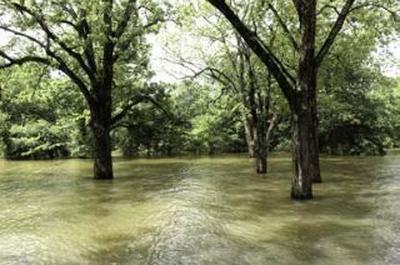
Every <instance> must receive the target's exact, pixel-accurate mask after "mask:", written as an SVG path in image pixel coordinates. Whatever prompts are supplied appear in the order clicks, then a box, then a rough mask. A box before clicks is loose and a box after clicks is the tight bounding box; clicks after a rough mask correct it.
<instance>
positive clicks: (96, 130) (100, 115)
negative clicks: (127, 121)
mask: <svg viewBox="0 0 400 265" xmlns="http://www.w3.org/2000/svg"><path fill="white" fill-rule="evenodd" d="M95 98H96V101H95V104H93V105H92V106H91V108H90V111H91V129H92V134H93V147H94V148H93V158H94V166H93V173H94V178H95V179H100V180H106V179H113V178H114V174H113V165H112V156H111V152H112V145H111V137H110V131H111V115H112V113H111V112H112V110H111V106H112V98H111V89H105V88H104V87H101V88H100V89H98V90H96V97H95Z"/></svg>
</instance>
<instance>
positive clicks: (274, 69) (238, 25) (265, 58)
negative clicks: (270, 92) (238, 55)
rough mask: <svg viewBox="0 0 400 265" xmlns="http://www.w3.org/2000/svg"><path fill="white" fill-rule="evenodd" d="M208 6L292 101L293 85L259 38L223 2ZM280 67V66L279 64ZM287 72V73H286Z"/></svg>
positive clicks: (216, 1)
mask: <svg viewBox="0 0 400 265" xmlns="http://www.w3.org/2000/svg"><path fill="white" fill-rule="evenodd" d="M207 1H208V2H209V3H210V4H212V5H213V6H214V7H216V8H217V9H218V10H219V11H220V12H221V13H222V14H223V15H224V16H225V17H226V18H227V19H228V20H229V22H230V23H231V24H232V25H233V27H234V28H235V29H236V30H237V31H238V32H239V34H240V35H241V36H242V38H243V39H244V40H245V42H246V43H247V45H249V47H250V48H251V49H252V50H253V52H254V53H255V54H256V55H257V56H258V57H259V58H260V59H261V61H262V62H263V63H264V64H265V65H266V66H267V68H268V70H269V71H270V72H271V74H272V75H273V76H274V78H275V79H276V81H277V82H278V84H279V86H280V88H281V89H282V92H283V93H284V95H285V97H286V98H287V100H288V101H290V102H291V101H292V92H293V85H292V84H291V83H290V82H289V80H288V79H287V76H286V74H285V71H284V70H283V69H281V67H282V66H281V67H280V66H279V65H278V64H277V63H276V61H275V60H276V57H275V56H274V55H273V54H272V53H271V52H270V51H269V50H268V49H266V48H265V46H264V44H263V43H262V41H261V40H260V38H259V37H258V36H257V35H256V34H255V33H254V32H252V31H251V30H250V29H249V28H248V27H247V26H246V25H245V24H244V23H243V22H242V21H241V20H240V19H239V17H238V16H237V15H236V14H235V13H234V12H233V10H232V9H231V8H230V7H229V6H228V5H227V4H226V2H225V1H224V0H207ZM281 65H282V64H281ZM286 72H287V71H286Z"/></svg>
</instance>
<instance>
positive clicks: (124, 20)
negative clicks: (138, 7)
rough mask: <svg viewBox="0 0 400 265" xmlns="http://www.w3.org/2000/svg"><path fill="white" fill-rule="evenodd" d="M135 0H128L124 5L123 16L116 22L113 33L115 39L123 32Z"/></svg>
mask: <svg viewBox="0 0 400 265" xmlns="http://www.w3.org/2000/svg"><path fill="white" fill-rule="evenodd" d="M135 4H136V0H129V1H128V3H127V5H126V7H125V12H124V15H123V18H122V20H121V22H120V23H119V24H118V26H117V29H116V30H115V32H114V35H115V37H116V38H117V39H119V38H120V37H121V36H122V34H124V32H125V30H126V27H127V26H128V23H129V20H130V19H131V16H132V11H133V9H134V8H135Z"/></svg>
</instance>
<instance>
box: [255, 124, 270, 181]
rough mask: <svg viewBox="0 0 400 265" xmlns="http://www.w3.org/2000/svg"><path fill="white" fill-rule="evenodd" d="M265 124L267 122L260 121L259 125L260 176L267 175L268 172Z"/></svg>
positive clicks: (258, 167)
mask: <svg viewBox="0 0 400 265" xmlns="http://www.w3.org/2000/svg"><path fill="white" fill-rule="evenodd" d="M265 123H266V121H265V120H259V122H258V123H257V141H256V143H257V144H256V170H257V173H259V174H265V173H267V171H268V167H267V141H266V131H265V127H266V126H265Z"/></svg>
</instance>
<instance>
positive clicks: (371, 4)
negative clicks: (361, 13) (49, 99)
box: [350, 2, 400, 22]
mask: <svg viewBox="0 0 400 265" xmlns="http://www.w3.org/2000/svg"><path fill="white" fill-rule="evenodd" d="M366 7H374V8H378V9H382V10H385V11H386V12H388V13H389V14H390V15H391V16H392V17H393V19H394V21H395V22H397V21H399V17H400V15H399V13H398V12H396V11H393V10H391V9H390V8H388V7H387V6H385V5H382V4H379V3H377V2H367V3H363V4H360V5H357V6H354V7H353V8H351V10H350V12H353V11H356V10H358V9H362V8H366Z"/></svg>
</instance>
